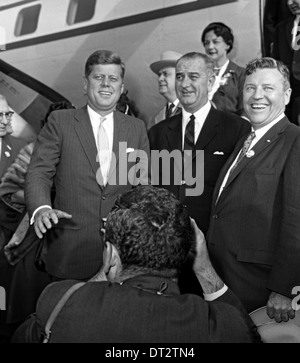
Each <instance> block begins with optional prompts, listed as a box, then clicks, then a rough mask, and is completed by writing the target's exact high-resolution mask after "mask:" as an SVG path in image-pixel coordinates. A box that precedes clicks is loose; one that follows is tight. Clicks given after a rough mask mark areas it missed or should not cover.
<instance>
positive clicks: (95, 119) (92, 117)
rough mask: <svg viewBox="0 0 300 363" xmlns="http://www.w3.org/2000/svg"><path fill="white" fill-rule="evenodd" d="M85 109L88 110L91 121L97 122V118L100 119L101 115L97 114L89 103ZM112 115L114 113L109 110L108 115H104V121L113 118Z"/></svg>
mask: <svg viewBox="0 0 300 363" xmlns="http://www.w3.org/2000/svg"><path fill="white" fill-rule="evenodd" d="M87 110H88V114H89V116H90V119H91V121H92V123H93V122H97V123H99V120H100V117H101V115H99V113H97V112H96V111H94V110H93V109H92V108H91V106H89V105H88V106H87ZM113 117H114V113H113V112H111V113H109V114H108V115H106V116H105V118H106V121H111V120H113Z"/></svg>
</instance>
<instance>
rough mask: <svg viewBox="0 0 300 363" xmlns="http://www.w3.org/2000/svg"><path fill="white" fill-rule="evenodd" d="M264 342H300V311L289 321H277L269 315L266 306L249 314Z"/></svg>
mask: <svg viewBox="0 0 300 363" xmlns="http://www.w3.org/2000/svg"><path fill="white" fill-rule="evenodd" d="M249 315H250V317H251V319H252V320H253V322H254V324H255V325H256V326H257V328H258V332H259V334H260V336H261V339H262V341H263V342H264V343H300V311H298V312H297V311H296V317H295V319H293V320H289V321H288V322H287V323H284V322H283V323H280V324H279V323H276V321H275V320H273V319H270V318H269V317H268V315H267V308H266V306H264V307H262V308H260V309H257V310H255V311H253V312H252V313H250V314H249Z"/></svg>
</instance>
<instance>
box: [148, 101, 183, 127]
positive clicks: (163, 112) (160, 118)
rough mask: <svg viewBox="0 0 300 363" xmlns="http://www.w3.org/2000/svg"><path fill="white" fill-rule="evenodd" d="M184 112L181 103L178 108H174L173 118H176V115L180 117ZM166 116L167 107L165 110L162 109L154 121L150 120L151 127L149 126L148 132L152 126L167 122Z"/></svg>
mask: <svg viewBox="0 0 300 363" xmlns="http://www.w3.org/2000/svg"><path fill="white" fill-rule="evenodd" d="M181 112H182V106H181V104H180V103H179V104H178V105H177V106H176V107H174V109H173V111H172V114H171V117H173V116H176V115H180V114H181ZM166 114H167V105H166V106H164V108H162V109H161V110H160V111H159V113H158V114H157V115H156V116H155V117H154V118H153V119H152V120H150V123H149V126H148V130H149V129H151V127H152V126H154V125H156V124H158V123H159V122H161V121H164V120H166V118H167V117H166Z"/></svg>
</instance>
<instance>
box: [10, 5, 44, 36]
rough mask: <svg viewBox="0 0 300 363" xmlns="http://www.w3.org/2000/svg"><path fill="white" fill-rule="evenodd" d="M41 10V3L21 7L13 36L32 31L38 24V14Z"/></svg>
mask: <svg viewBox="0 0 300 363" xmlns="http://www.w3.org/2000/svg"><path fill="white" fill-rule="evenodd" d="M40 12H41V5H40V4H39V5H34V6H30V7H28V8H24V9H22V10H21V11H20V12H19V14H18V17H17V21H16V27H15V36H16V37H19V36H21V35H26V34H31V33H34V32H35V31H36V29H37V26H38V20H39V15H40Z"/></svg>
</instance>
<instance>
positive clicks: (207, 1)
mask: <svg viewBox="0 0 300 363" xmlns="http://www.w3.org/2000/svg"><path fill="white" fill-rule="evenodd" d="M31 1H35V0H31ZM236 1H238V0H198V1H197V2H193V3H189V4H184V5H176V6H172V7H168V8H163V9H159V10H154V11H149V12H147V13H142V14H138V15H133V16H128V17H126V18H122V19H116V20H111V21H107V22H103V23H99V24H94V25H89V26H85V27H81V28H78V29H71V30H66V31H63V32H59V33H56V34H49V35H45V36H41V37H36V38H33V39H26V40H23V41H18V42H14V43H9V44H6V51H8V50H12V49H18V48H23V47H28V46H32V45H37V44H42V43H47V42H52V41H56V40H61V39H67V38H72V37H76V36H80V35H84V34H90V33H96V32H100V31H104V30H109V29H115V28H119V27H123V26H127V25H133V24H138V23H143V22H145V21H150V20H156V19H161V18H165V17H169V16H174V15H178V14H183V13H187V12H191V11H195V10H201V9H205V8H209V7H214V6H219V5H225V4H229V3H233V2H236ZM23 2H24V3H25V2H26V3H27V2H30V1H23ZM179 26H180V24H179Z"/></svg>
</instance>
